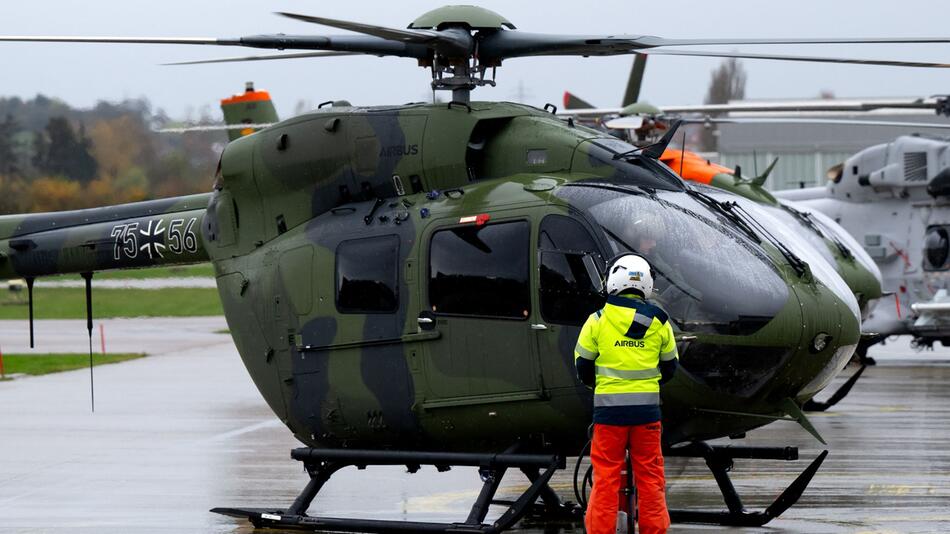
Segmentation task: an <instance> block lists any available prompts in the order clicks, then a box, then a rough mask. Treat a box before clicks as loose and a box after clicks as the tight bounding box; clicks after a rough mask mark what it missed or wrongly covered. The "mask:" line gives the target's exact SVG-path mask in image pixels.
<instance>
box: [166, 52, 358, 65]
mask: <svg viewBox="0 0 950 534" xmlns="http://www.w3.org/2000/svg"><path fill="white" fill-rule="evenodd" d="M362 55H366V54H363V53H361V52H300V53H297V54H271V55H266V56H238V57H223V58H218V59H199V60H195V61H176V62H174V63H162V66H169V65H204V64H207V63H233V62H239V61H268V60H271V59H299V58H309V57H338V56H362Z"/></svg>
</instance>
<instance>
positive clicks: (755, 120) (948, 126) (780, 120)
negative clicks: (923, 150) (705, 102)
mask: <svg viewBox="0 0 950 534" xmlns="http://www.w3.org/2000/svg"><path fill="white" fill-rule="evenodd" d="M682 120H683V122H687V123H690V124H707V123H714V124H826V125H827V124H831V125H834V124H838V125H845V126H884V127H891V128H935V129H938V130H950V123H939V122H900V121H862V120H858V119H806V118H801V119H793V118H784V117H736V118H728V117H726V118H721V117H707V118H701V119H682Z"/></svg>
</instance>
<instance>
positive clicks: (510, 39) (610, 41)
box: [479, 31, 950, 66]
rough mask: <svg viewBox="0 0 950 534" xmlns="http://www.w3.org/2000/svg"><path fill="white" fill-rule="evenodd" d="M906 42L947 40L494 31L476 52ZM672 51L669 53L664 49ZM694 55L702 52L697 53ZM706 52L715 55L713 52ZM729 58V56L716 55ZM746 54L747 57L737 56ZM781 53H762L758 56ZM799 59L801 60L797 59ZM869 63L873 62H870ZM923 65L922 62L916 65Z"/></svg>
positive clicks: (587, 52)
mask: <svg viewBox="0 0 950 534" xmlns="http://www.w3.org/2000/svg"><path fill="white" fill-rule="evenodd" d="M861 43H870V44H910V43H950V37H896V38H891V37H881V38H868V39H864V38H827V39H825V38H807V39H796V38H786V39H766V38H762V39H665V38H663V37H657V36H654V35H559V34H546V33H526V32H519V31H498V32H495V33H493V34H490V35H487V36H485V37H484V38H483V39H482V41H481V43H480V44H479V54H480V55H481V56H482V57H485V58H494V59H505V58H512V57H523V56H539V55H579V56H608V55H616V54H630V53H634V52H644V53H645V52H646V51H647V50H648V49H653V48H656V47H660V46H683V45H750V44H757V45H771V44H861ZM666 53H668V54H672V53H673V52H666ZM696 55H702V54H701V53H697V54H696ZM708 55H713V56H715V53H709V54H708ZM719 57H732V56H719ZM738 57H747V56H738ZM780 57H781V56H778V57H776V56H767V57H766V56H763V57H762V59H768V58H776V59H778V58H780ZM798 61H802V60H798ZM871 64H873V63H871ZM917 66H924V65H917Z"/></svg>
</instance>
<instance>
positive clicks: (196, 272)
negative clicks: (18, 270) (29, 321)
mask: <svg viewBox="0 0 950 534" xmlns="http://www.w3.org/2000/svg"><path fill="white" fill-rule="evenodd" d="M196 276H197V277H202V278H214V267H212V266H211V264H210V263H196V264H195V265H173V266H170V267H152V268H149V269H125V270H121V271H101V272H96V276H95V279H96V280H129V279H135V280H140V279H143V278H191V277H196ZM41 280H81V277H80V276H79V275H78V274H64V275H59V276H49V277H43V278H41Z"/></svg>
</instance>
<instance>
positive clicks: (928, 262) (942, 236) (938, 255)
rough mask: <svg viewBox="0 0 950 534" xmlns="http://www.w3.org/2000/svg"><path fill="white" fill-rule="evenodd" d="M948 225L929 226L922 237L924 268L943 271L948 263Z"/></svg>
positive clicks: (949, 244)
mask: <svg viewBox="0 0 950 534" xmlns="http://www.w3.org/2000/svg"><path fill="white" fill-rule="evenodd" d="M948 259H950V227H947V226H931V227H930V228H928V229H927V234H926V236H925V237H924V270H925V271H945V270H947V268H948V267H950V265H947V260H948Z"/></svg>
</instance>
